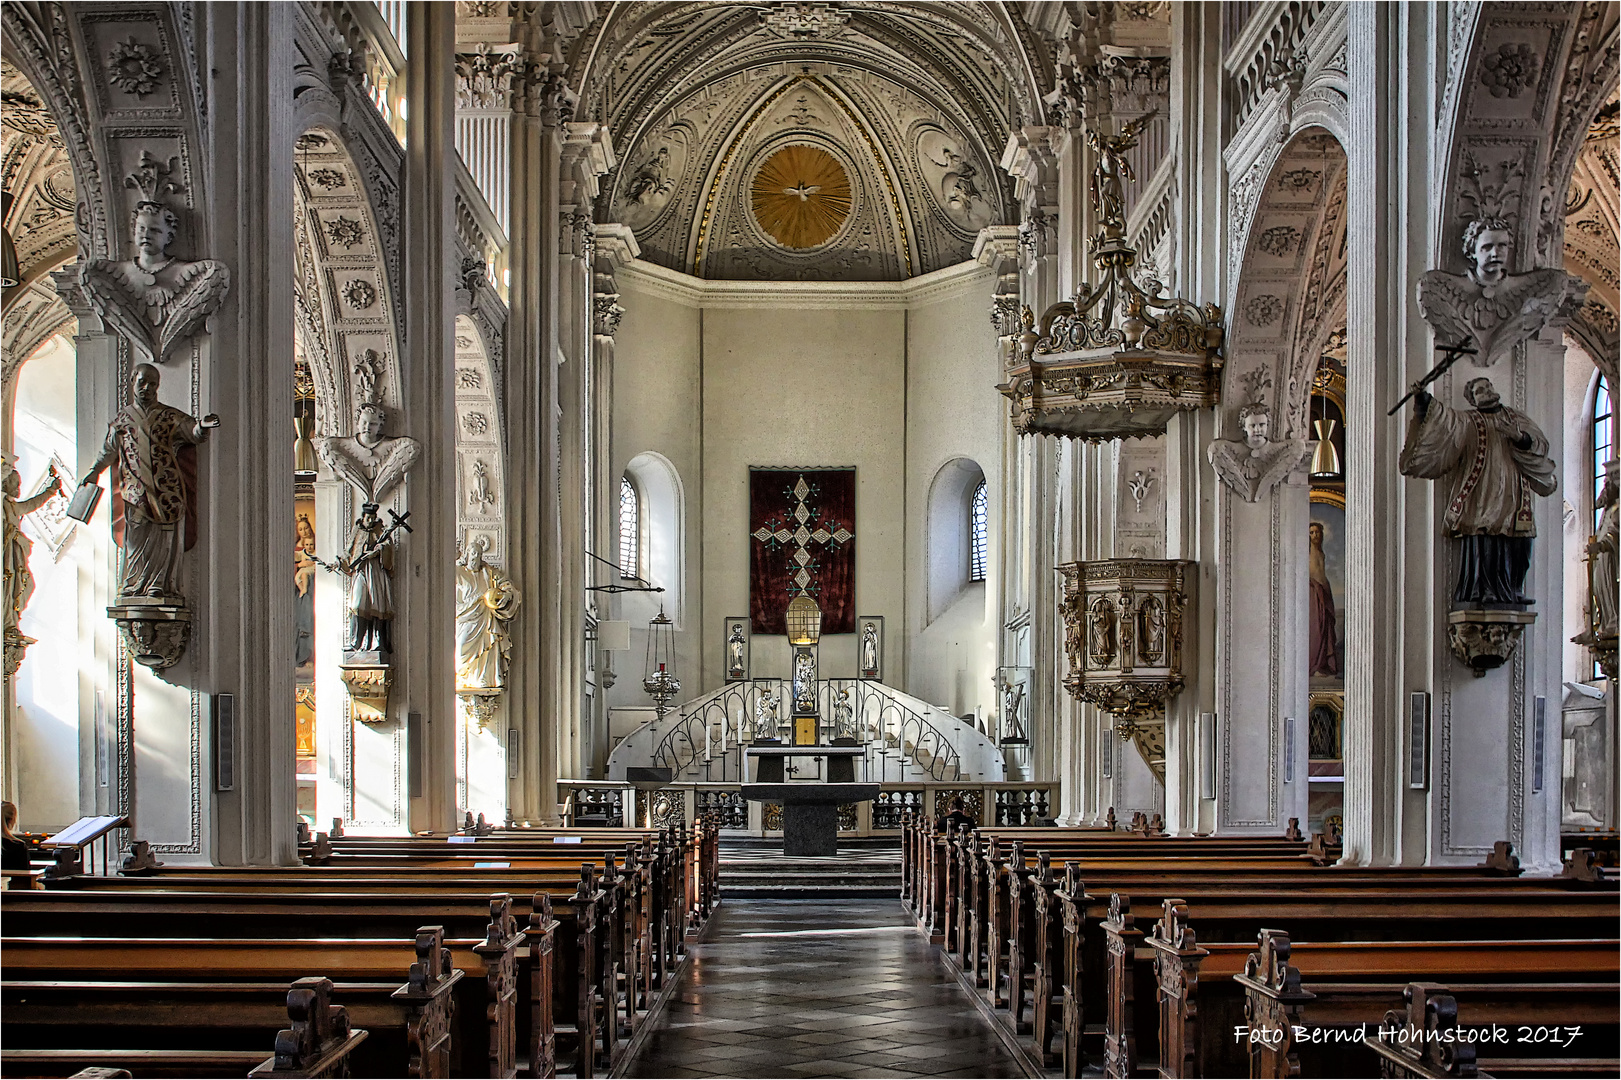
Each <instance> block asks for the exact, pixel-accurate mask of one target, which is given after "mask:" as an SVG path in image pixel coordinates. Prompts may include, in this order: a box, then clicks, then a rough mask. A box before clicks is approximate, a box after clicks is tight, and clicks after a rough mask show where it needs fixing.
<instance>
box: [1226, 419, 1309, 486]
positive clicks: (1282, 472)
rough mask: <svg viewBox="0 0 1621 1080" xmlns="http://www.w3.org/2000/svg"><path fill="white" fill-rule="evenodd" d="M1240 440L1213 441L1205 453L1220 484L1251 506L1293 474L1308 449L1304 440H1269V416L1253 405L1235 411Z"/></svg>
mask: <svg viewBox="0 0 1621 1080" xmlns="http://www.w3.org/2000/svg"><path fill="white" fill-rule="evenodd" d="M1238 422H1239V425H1240V426H1242V427H1243V429H1244V439H1243V441H1242V442H1239V441H1237V440H1234V439H1217V440H1216V441H1215V442H1213V443H1211V444H1210V447H1209V449H1208V450H1207V451H1206V452H1205V454H1206V457H1208V458H1209V460H1210V464H1211V465H1212V466H1213V467H1214V468H1215V470H1216V475H1217V476H1219V477H1221V481H1222V483H1224V484H1226V485H1227V487H1228V488H1230V489H1231V490H1232V491H1234V492H1235V493H1237V494H1238V495H1239V496H1240V497H1242V498H1243V499H1244V501H1245V502H1255V501H1257V500H1259V499H1260V497H1261V496H1262V495H1263V494H1265V493H1267V492H1269V491H1271V490H1272V489H1273V488H1275V487H1277V486H1278V485H1279V484H1281V483H1282V482H1283V480H1284V478H1285V477H1287V476H1288V475H1289V474H1290V473H1291V472H1293V471H1294V470H1295V467H1296V466H1298V465H1299V464H1300V463H1301V462H1302V461H1304V460H1305V459H1306V455H1307V454H1308V453H1309V452H1310V451H1311V445H1310V444H1309V443H1307V442H1306V440H1304V439H1279V440H1277V441H1274V440H1273V439H1272V413H1271V410H1270V409H1268V408H1267V407H1266V403H1265V402H1261V401H1254V402H1251V403H1250V404H1248V405H1246V406H1244V407H1243V408H1242V409H1240V410H1239V411H1238Z"/></svg>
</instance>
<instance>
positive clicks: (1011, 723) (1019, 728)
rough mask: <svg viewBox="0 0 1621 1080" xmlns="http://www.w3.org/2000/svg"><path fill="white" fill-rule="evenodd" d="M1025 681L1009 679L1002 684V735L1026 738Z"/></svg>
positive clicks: (1009, 737) (1011, 737)
mask: <svg viewBox="0 0 1621 1080" xmlns="http://www.w3.org/2000/svg"><path fill="white" fill-rule="evenodd" d="M1023 714H1024V683H1022V682H1017V681H1015V680H1013V679H1008V680H1007V681H1006V682H1004V683H1003V684H1002V737H1003V738H1004V739H1022V738H1024V715H1023Z"/></svg>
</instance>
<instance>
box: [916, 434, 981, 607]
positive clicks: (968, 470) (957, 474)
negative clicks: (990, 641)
mask: <svg viewBox="0 0 1621 1080" xmlns="http://www.w3.org/2000/svg"><path fill="white" fill-rule="evenodd" d="M986 482H987V481H986V477H985V470H984V469H983V468H981V467H980V465H979V463H978V462H976V461H974V460H973V459H972V458H967V457H957V458H952V459H951V460H950V461H947V462H946V463H945V464H943V465H941V466H940V468H939V469H938V470H936V471H935V474H934V479H933V480H932V481H931V482H930V484H929V499H928V509H927V511H926V516H925V518H924V544H925V553H926V554H925V564H926V567H927V570H926V577H925V578H924V585H925V589H926V596H925V599H924V619H925V625H927V624H929V623H932V622H934V621H935V620H936V619H938V618H940V616H942V615H944V614H945V613H946V611H947V610H949V609H950V608H951V606H952V605H953V604H955V603H956V602H957V600H958V599H959V598H960V597H961V596H962V594H963V592H964V590H966V589H968V588H969V586H970V585H976V584H977V585H983V582H972V581H970V580H969V572H968V563H969V557H970V553H971V547H972V544H973V534H972V525H971V516H972V504H973V498H974V489H975V488H977V487H978V486H979V485H980V484H983V483H986Z"/></svg>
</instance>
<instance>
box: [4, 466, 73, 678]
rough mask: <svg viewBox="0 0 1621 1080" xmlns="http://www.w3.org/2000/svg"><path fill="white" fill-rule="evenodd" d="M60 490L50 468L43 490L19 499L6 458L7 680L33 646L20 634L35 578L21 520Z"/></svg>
mask: <svg viewBox="0 0 1621 1080" xmlns="http://www.w3.org/2000/svg"><path fill="white" fill-rule="evenodd" d="M61 490H62V479H61V477H59V476H57V475H56V466H55V465H54V464H53V465H52V466H51V469H50V476H49V479H47V480H46V482H45V486H44V487H42V488H40V489H39V491H37V492H35V493H34V494H33V495H30V496H29V497H28V498H26V499H23V498H19V497H18V496H20V495H21V494H22V477H21V476H20V475H18V473H17V469H16V466H14V465H13V464H12V462H11V457H10V455H7V457H6V459H5V501H6V525H5V528H6V536H5V543H6V635H5V664H6V668H5V670H6V677H7V678H10V677H11V676H13V675H15V674H17V668H18V667H20V666H21V665H22V661H23V653H24V651H26V650H27V648H28V646H30V645H32V644H33V643H34V639H33V638H31V637H29V636H28V635H26V634H24V633H23V632H22V615H23V609H24V608H25V607H27V606H28V599H29V597H31V596H33V595H34V574H33V571H31V570H30V569H29V568H28V556H29V554H30V553H31V552H32V551H33V549H34V542H33V541H32V540H30V539H29V538H28V534H27V533H25V532H23V530H22V520H23V518H25V517H27V516H28V515H29V514H32V513H33V512H34V511H35V510H38V509H39V508H40V507H42V506H44V505H45V504H46V503H47V502H50V500H51V498H52V497H53V496H55V495H56V494H57V493H58V492H60V491H61Z"/></svg>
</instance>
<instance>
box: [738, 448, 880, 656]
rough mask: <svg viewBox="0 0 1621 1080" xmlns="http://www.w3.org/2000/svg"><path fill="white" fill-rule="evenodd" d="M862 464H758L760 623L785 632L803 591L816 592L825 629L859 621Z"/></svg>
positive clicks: (766, 629)
mask: <svg viewBox="0 0 1621 1080" xmlns="http://www.w3.org/2000/svg"><path fill="white" fill-rule="evenodd" d="M854 481H855V470H853V469H834V470H825V471H816V472H810V473H809V474H808V475H807V473H806V472H802V471H792V470H775V469H773V470H765V469H755V470H752V471H751V476H750V489H751V490H750V497H751V502H752V506H751V508H750V514H749V517H750V523H751V524H752V525H753V526H754V528H753V529H752V531H751V532H750V534H749V535H750V537H751V538H752V539H753V540H754V541H755V543H754V544H753V545H752V546H753V554H752V556H751V559H750V562H751V575H750V577H751V580H750V592H751V596H750V607H751V615H752V618H753V622H754V631H755V632H756V633H763V634H780V633H783V632H784V630H785V627H784V626H783V624H782V613H783V611H784V610H785V609H786V608H787V606H788V601H789V600H791V599H793V598H794V597H796V596H801V595H803V596H808V597H810V598H811V599H813V600H815V601H816V603H817V605H818V606H819V607H821V609H822V613H823V619H822V632H823V633H829V634H838V633H852V632H854V629H855V616H854V591H855V590H854V585H855V573H854V570H855V520H854V517H855V515H854V511H855V484H854Z"/></svg>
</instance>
